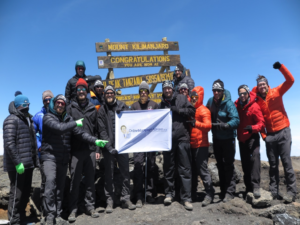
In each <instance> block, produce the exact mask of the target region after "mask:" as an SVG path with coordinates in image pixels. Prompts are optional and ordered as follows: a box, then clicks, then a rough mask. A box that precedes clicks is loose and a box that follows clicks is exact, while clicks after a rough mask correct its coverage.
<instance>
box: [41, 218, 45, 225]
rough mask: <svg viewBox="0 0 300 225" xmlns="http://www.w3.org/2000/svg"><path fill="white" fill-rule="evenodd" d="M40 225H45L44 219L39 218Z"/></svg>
mask: <svg viewBox="0 0 300 225" xmlns="http://www.w3.org/2000/svg"><path fill="white" fill-rule="evenodd" d="M40 225H46V221H45V217H42V218H41V220H40Z"/></svg>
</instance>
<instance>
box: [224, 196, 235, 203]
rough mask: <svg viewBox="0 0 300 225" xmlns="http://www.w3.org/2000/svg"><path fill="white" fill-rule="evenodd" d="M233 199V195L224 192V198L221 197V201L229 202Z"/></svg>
mask: <svg viewBox="0 0 300 225" xmlns="http://www.w3.org/2000/svg"><path fill="white" fill-rule="evenodd" d="M232 199H234V196H231V195H230V194H226V195H225V198H224V199H223V202H224V203H226V202H229V201H230V200H232Z"/></svg>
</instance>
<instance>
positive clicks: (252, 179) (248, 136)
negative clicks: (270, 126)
mask: <svg viewBox="0 0 300 225" xmlns="http://www.w3.org/2000/svg"><path fill="white" fill-rule="evenodd" d="M238 94H239V98H238V99H237V100H236V101H235V103H234V104H235V106H236V108H237V111H238V113H239V118H240V124H239V126H238V128H237V138H238V140H239V147H240V156H241V161H242V168H243V172H244V183H245V186H246V191H245V193H244V198H245V197H246V195H247V193H248V192H252V193H253V195H254V197H255V198H259V197H260V153H259V149H260V136H259V134H258V133H259V132H260V131H263V130H264V129H265V120H264V117H263V114H262V112H261V109H260V107H259V105H258V104H257V103H256V102H255V99H256V94H255V93H253V92H250V90H249V87H248V86H247V85H245V84H243V85H241V86H239V88H238Z"/></svg>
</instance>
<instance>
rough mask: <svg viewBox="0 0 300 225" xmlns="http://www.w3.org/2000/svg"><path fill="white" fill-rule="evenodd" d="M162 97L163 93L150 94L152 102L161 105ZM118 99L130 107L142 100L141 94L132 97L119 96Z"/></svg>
mask: <svg viewBox="0 0 300 225" xmlns="http://www.w3.org/2000/svg"><path fill="white" fill-rule="evenodd" d="M161 97H162V92H155V93H150V94H149V98H150V100H152V101H154V102H156V103H157V104H159V103H160V102H161ZM116 98H117V99H118V100H119V101H122V102H124V103H125V104H126V105H128V106H130V105H132V104H133V103H135V102H137V101H138V100H139V98H140V95H139V94H132V95H117V96H116Z"/></svg>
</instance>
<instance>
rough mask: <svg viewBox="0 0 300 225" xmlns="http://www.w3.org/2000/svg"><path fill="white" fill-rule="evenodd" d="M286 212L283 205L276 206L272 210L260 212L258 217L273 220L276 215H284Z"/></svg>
mask: <svg viewBox="0 0 300 225" xmlns="http://www.w3.org/2000/svg"><path fill="white" fill-rule="evenodd" d="M285 211H286V209H285V205H283V204H280V205H274V206H272V207H270V208H267V209H264V210H259V212H258V216H261V217H266V218H270V219H272V217H273V215H274V214H282V213H285Z"/></svg>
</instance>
